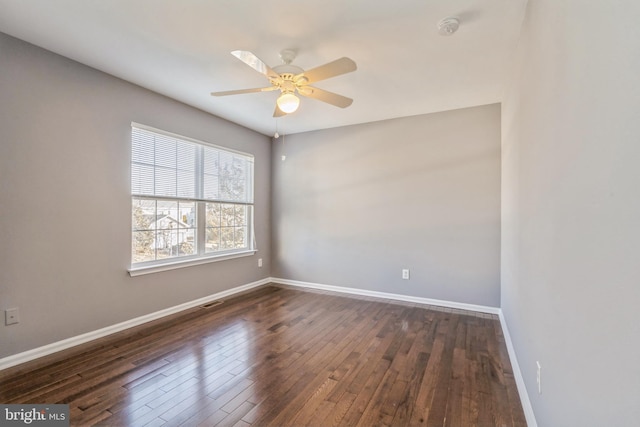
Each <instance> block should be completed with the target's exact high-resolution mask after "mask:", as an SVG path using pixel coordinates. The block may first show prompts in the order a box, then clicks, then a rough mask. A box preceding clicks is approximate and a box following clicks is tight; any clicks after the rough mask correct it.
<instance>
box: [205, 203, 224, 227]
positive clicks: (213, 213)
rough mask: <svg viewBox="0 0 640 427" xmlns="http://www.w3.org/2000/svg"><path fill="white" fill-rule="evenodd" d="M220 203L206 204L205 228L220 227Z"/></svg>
mask: <svg viewBox="0 0 640 427" xmlns="http://www.w3.org/2000/svg"><path fill="white" fill-rule="evenodd" d="M220 213H221V209H220V203H207V218H206V223H207V227H220Z"/></svg>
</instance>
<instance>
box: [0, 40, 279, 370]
mask: <svg viewBox="0 0 640 427" xmlns="http://www.w3.org/2000/svg"><path fill="white" fill-rule="evenodd" d="M132 121H135V122H139V123H143V124H146V125H150V126H154V127H157V128H159V129H163V130H166V131H170V132H174V133H178V134H181V135H185V136H188V137H192V138H196V139H200V140H202V141H208V142H212V143H215V144H219V145H222V146H226V147H230V148H235V149H238V150H241V151H245V152H249V153H252V154H254V156H255V160H256V163H255V184H256V191H255V194H256V208H255V212H256V234H257V240H258V247H259V250H260V251H259V253H258V255H257V256H252V257H246V258H240V259H235V260H231V261H224V262H217V263H212V264H206V265H200V266H196V267H189V268H183V269H180V270H173V271H169V272H162V273H155V274H150V275H145V276H139V277H135V278H131V277H129V275H128V273H127V268H128V266H129V262H130V251H131V235H130V227H131V219H130V217H131V198H130V182H129V168H130V166H129V159H130V134H131V122H132ZM270 155H271V142H270V139H269V138H267V137H265V136H263V135H259V134H257V133H255V132H252V131H250V130H247V129H245V128H242V127H240V126H237V125H234V124H232V123H229V122H227V121H224V120H222V119H219V118H217V117H214V116H211V115H209V114H207V113H204V112H202V111H199V110H196V109H194V108H191V107H188V106H186V105H184V104H181V103H179V102H176V101H173V100H170V99H168V98H166V97H163V96H160V95H157V94H155V93H152V92H150V91H147V90H145V89H142V88H140V87H137V86H135V85H132V84H129V83H126V82H124V81H122V80H119V79H116V78H114V77H111V76H109V75H106V74H104V73H101V72H99V71H96V70H94V69H91V68H89V67H86V66H84V65H81V64H78V63H76V62H73V61H71V60H68V59H66V58H63V57H61V56H58V55H55V54H53V53H51V52H47V51H45V50H42V49H40V48H37V47H35V46H32V45H29V44H27V43H24V42H22V41H19V40H17V39H14V38H12V37H9V36H7V35H4V34H1V33H0V209H1V216H0V310H5V309H7V308H10V307H19V308H20V315H21V322H20V323H19V324H17V325H12V326H4V322H0V323H1V325H0V358H2V357H5V356H8V355H12V354H16V353H19V352H22V351H26V350H29V349H32V348H35V347H38V346H42V345H45V344H49V343H52V342H56V341H59V340H62V339H65V338H68V337H73V336H76V335H79V334H82V333H85V332H89V331H94V330H97V329H100V328H102V327H106V326H110V325H113V324H116V323H119V322H123V321H126V320H129V319H132V318H135V317H138V316H142V315H144V314H148V313H151V312H155V311H158V310H161V309H164V308H167V307H172V306H175V305H178V304H181V303H184V302H188V301H192V300H195V299H197V298H201V297H204V296H207V295H210V294H213V293H216V292H219V291H222V290H225V289H229V288H232V287H235V286H238V285H243V284H247V283H250V282H254V281H257V280H260V279H264V278H266V277H269V276H270V264H269V260H270V254H269V248H270V246H271V242H270V209H271V208H270V197H271V195H270V189H271V184H270V175H271V173H270ZM258 256H259V257H261V258H263V260H264V261H265V264H264V267H263V268H261V269H258V267H257V258H258Z"/></svg>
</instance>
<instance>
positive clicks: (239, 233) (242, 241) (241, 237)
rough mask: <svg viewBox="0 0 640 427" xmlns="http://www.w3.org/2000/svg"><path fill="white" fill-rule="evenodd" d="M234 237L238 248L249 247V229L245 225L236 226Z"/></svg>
mask: <svg viewBox="0 0 640 427" xmlns="http://www.w3.org/2000/svg"><path fill="white" fill-rule="evenodd" d="M234 238H235V247H236V248H237V249H241V248H246V247H247V231H246V229H245V228H244V227H235V229H234Z"/></svg>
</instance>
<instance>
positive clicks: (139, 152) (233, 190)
mask: <svg viewBox="0 0 640 427" xmlns="http://www.w3.org/2000/svg"><path fill="white" fill-rule="evenodd" d="M131 144H132V147H131V192H132V194H133V195H137V196H155V197H167V198H180V199H195V200H203V201H219V202H234V203H246V204H251V203H253V156H251V155H247V154H243V153H239V152H235V151H231V150H228V149H223V148H220V147H216V146H213V145H208V144H204V143H199V142H196V141H192V140H189V139H187V138H184V137H179V136H177V135H171V134H167V133H161V132H158V131H152V130H149V129H146V128H143V127H139V126H135V125H133V126H132V134H131Z"/></svg>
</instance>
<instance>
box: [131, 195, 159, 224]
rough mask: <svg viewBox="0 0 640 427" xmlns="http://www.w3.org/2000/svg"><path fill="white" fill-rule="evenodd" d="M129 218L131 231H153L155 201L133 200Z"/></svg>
mask: <svg viewBox="0 0 640 427" xmlns="http://www.w3.org/2000/svg"><path fill="white" fill-rule="evenodd" d="M131 216H132V217H131V228H132V229H133V230H154V229H155V228H154V227H155V216H156V201H155V200H145V199H133V201H132V205H131Z"/></svg>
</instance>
